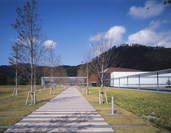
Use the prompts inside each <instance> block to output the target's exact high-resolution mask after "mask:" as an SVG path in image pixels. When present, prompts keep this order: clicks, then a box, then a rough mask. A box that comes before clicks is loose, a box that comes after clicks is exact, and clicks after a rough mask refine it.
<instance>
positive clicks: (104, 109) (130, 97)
mask: <svg viewBox="0 0 171 133" xmlns="http://www.w3.org/2000/svg"><path fill="white" fill-rule="evenodd" d="M78 90H79V89H78ZM99 90H100V88H99V87H92V88H91V94H90V95H86V94H85V93H82V92H81V91H80V90H79V91H80V92H81V93H82V94H83V96H84V97H85V98H86V99H87V100H88V101H89V102H90V104H91V105H92V106H93V107H94V108H95V109H96V110H97V111H98V113H99V114H100V115H101V116H102V117H103V116H112V115H111V114H108V112H111V96H114V98H115V106H114V109H115V111H116V113H118V114H119V115H117V116H122V117H104V119H105V121H106V122H107V123H108V124H110V125H148V127H113V129H114V130H115V132H116V133H125V132H126V133H139V132H140V133H141V132H142V133H156V132H159V133H166V132H169V131H168V130H166V129H163V128H161V127H159V126H157V125H155V124H153V123H151V122H150V121H149V120H147V119H145V118H144V117H143V116H144V115H138V114H136V113H134V112H133V111H131V110H129V109H128V108H126V107H129V106H131V105H132V104H136V105H138V106H137V108H135V107H136V106H134V108H133V107H132V108H131V107H130V108H131V109H135V110H136V111H138V110H139V112H141V109H143V108H140V109H138V107H139V106H142V105H141V102H142V101H139V100H138V99H139V98H140V97H141V98H143V95H146V93H144V94H143V93H140V91H134V92H133V91H130V92H129V91H128V90H119V89H112V88H106V92H107V96H108V101H109V104H106V103H104V104H102V105H99V103H98V102H99V98H98V94H99ZM139 93H140V94H139ZM151 94H152V93H151ZM157 94H158V95H160V94H159V93H157ZM152 95H154V96H155V94H152ZM148 96H149V97H150V93H149V94H148ZM162 96H165V95H162ZM168 96H171V95H166V97H168ZM146 97H147V96H145V98H146ZM145 98H143V99H145ZM156 98H157V97H156ZM160 98H161V96H160ZM148 100H149V98H148ZM162 100H163V99H162ZM104 101H105V99H104ZM137 102H138V103H137ZM143 102H144V103H146V102H145V100H144V101H143ZM151 102H155V101H154V100H152V99H151ZM144 103H143V104H144ZM150 104H152V103H150ZM122 105H124V106H122ZM144 107H145V106H144ZM147 108H148V107H147ZM153 110H154V109H153Z"/></svg>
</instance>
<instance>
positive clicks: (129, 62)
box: [0, 44, 171, 78]
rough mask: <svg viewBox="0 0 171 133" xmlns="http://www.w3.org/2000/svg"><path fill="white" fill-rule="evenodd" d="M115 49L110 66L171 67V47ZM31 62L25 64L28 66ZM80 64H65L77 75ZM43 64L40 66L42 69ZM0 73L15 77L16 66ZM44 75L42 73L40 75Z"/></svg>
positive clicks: (67, 70)
mask: <svg viewBox="0 0 171 133" xmlns="http://www.w3.org/2000/svg"><path fill="white" fill-rule="evenodd" d="M112 50H114V53H112V56H114V54H115V53H118V57H117V58H118V59H119V62H118V64H113V62H114V60H112V59H111V60H110V62H109V65H108V67H114V66H115V67H122V68H130V69H137V70H142V71H156V70H162V69H168V68H171V48H164V47H150V46H144V45H140V44H133V45H131V46H129V45H127V44H123V45H120V46H118V47H116V46H114V47H113V48H111V49H110V50H109V52H110V51H112ZM27 65H29V64H23V66H27ZM79 67H80V65H77V66H69V65H63V68H64V69H65V70H66V72H67V74H68V76H74V77H75V76H77V70H78V69H79ZM42 68H43V66H39V69H40V70H42ZM0 73H3V74H5V75H7V76H9V77H12V78H14V77H15V68H13V67H12V66H6V65H2V66H0ZM40 76H42V75H40Z"/></svg>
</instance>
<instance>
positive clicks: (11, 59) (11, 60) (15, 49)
mask: <svg viewBox="0 0 171 133" xmlns="http://www.w3.org/2000/svg"><path fill="white" fill-rule="evenodd" d="M18 47H19V46H18V43H17V41H15V45H14V46H12V50H13V53H11V55H12V57H9V63H10V64H11V65H12V66H14V68H15V83H16V88H15V89H14V91H13V94H12V96H13V95H14V93H15V96H17V94H18V81H17V79H18V69H19V66H20V65H19V64H18V63H19V62H18V59H19V48H18Z"/></svg>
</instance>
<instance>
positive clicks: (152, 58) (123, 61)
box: [109, 44, 171, 71]
mask: <svg viewBox="0 0 171 133" xmlns="http://www.w3.org/2000/svg"><path fill="white" fill-rule="evenodd" d="M112 49H115V50H114V52H113V53H112V54H113V56H114V55H115V54H116V53H118V56H117V58H118V59H119V62H118V64H117V65H116V67H118V66H120V67H123V68H131V69H138V70H142V71H156V70H162V69H168V68H171V48H164V47H150V46H144V45H139V44H133V45H131V46H129V45H126V44H123V45H120V46H119V47H113V48H112ZM113 62H114V60H111V61H110V64H109V67H113V66H115V64H113Z"/></svg>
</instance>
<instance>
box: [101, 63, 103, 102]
mask: <svg viewBox="0 0 171 133" xmlns="http://www.w3.org/2000/svg"><path fill="white" fill-rule="evenodd" d="M103 74H104V72H103V64H102V76H101V103H103Z"/></svg>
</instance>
